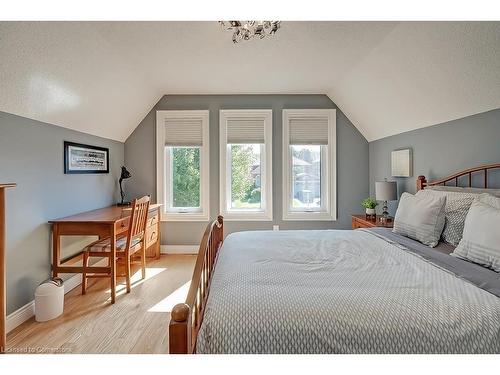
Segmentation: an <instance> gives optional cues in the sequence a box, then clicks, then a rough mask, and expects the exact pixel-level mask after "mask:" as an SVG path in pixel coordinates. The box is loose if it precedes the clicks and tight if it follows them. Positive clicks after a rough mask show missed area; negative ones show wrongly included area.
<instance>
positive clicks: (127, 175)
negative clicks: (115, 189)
mask: <svg viewBox="0 0 500 375" xmlns="http://www.w3.org/2000/svg"><path fill="white" fill-rule="evenodd" d="M130 177H132V175H131V174H130V172H129V171H127V168H125V167H124V166H123V167H122V173H121V175H120V180H119V182H120V195H121V197H122V200H121V202H120V203H118V204H117V205H118V206H130V202H124V200H125V192H124V191H123V187H122V182H123V180H126V179H127V178H130Z"/></svg>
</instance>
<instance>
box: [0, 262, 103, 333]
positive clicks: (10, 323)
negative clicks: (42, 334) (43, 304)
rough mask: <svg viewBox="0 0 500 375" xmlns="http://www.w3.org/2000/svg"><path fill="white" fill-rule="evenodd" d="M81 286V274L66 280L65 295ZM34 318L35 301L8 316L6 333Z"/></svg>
mask: <svg viewBox="0 0 500 375" xmlns="http://www.w3.org/2000/svg"><path fill="white" fill-rule="evenodd" d="M106 262H107V259H103V260H100V261H99V262H96V263H95V264H93V265H94V266H99V265H104V264H106ZM81 284H82V275H81V274H76V275H74V276H72V277H70V278H69V279H67V280H64V294H66V293H68V292H70V291H72V290H73V289H75V288H76V287H78V286H80V285H81ZM33 316H35V301H34V300H33V301H31V302H28V303H27V304H26V305H24V306H23V307H21V308H19V309H17V310H16V311H14V312H13V313H11V314H9V315H7V319H6V322H5V326H6V327H5V329H6V332H7V333H9V332H10V331H12V330H13V329H14V328H16V327H18V326H20V325H21V324H23V323H24V322H25V321H27V320H28V319H31V318H32V317H33Z"/></svg>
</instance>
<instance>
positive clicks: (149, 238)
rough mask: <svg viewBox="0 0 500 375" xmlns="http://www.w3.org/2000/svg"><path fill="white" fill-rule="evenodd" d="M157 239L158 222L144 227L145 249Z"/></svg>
mask: <svg viewBox="0 0 500 375" xmlns="http://www.w3.org/2000/svg"><path fill="white" fill-rule="evenodd" d="M157 240H158V224H156V225H153V226H150V227H147V228H146V249H147V248H148V247H150V246H151V245H153V244H155V243H156V241H157Z"/></svg>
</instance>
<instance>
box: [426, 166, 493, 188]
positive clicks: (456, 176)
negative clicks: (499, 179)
mask: <svg viewBox="0 0 500 375" xmlns="http://www.w3.org/2000/svg"><path fill="white" fill-rule="evenodd" d="M499 168H500V163H497V164H486V165H481V166H478V167H474V168H469V169H465V170H463V171H460V172H457V173H454V174H452V175H450V176H447V177H444V178H441V179H439V180H436V181H432V182H428V181H427V179H426V178H425V176H418V178H417V191H418V190H422V189H423V188H425V187H426V186H434V185H441V184H443V185H444V184H446V183H447V182H449V181H452V180H455V186H458V179H459V178H460V177H462V176H466V175H468V185H469V186H468V187H472V174H473V173H475V172H483V173H484V180H483V181H484V182H483V187H484V188H485V189H487V188H488V171H489V170H491V169H499Z"/></svg>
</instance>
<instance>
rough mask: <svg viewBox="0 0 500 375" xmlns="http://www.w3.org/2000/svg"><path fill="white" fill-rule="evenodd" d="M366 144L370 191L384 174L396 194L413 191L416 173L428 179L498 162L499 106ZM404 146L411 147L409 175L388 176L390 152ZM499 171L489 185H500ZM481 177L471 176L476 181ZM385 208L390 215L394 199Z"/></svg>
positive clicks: (492, 175)
mask: <svg viewBox="0 0 500 375" xmlns="http://www.w3.org/2000/svg"><path fill="white" fill-rule="evenodd" d="M369 147H370V194H371V195H374V185H375V181H382V180H383V179H384V178H385V177H387V178H388V179H389V180H396V181H397V182H398V194H399V195H401V194H402V193H403V192H404V191H408V192H410V193H414V192H415V190H416V178H417V176H419V175H424V176H426V177H427V179H428V180H429V181H432V180H436V179H439V178H441V177H446V176H448V175H450V174H452V173H453V172H458V171H461V170H464V169H467V168H471V167H475V166H479V165H482V164H488V163H500V109H496V110H493V111H489V112H484V113H480V114H477V115H473V116H468V117H465V118H461V119H458V120H453V121H449V122H445V123H442V124H438V125H434V126H431V127H427V128H423V129H418V130H414V131H410V132H407V133H403V134H398V135H394V136H391V137H387V138H383V139H380V140H377V141H373V142H370V145H369ZM408 147H410V148H412V149H413V176H412V177H408V178H401V177H399V178H391V169H390V168H391V151H393V150H396V149H401V148H408ZM499 172H500V171H493V173H492V174H491V182H492V185H491V187H500V173H499ZM481 177H482V175H477V176H476V178H475V180H476V181H477V183H478V184H480V183H481V182H479V180H480V179H481ZM460 183H462V184H464V183H467V182H466V181H461V182H459V184H460ZM473 184H474V181H473ZM481 186H482V185H481ZM379 208H380V207H379ZM389 208H390V209H389V211H390V213H391V214H394V213H395V210H396V208H397V202H392V203H390V205H389Z"/></svg>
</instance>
